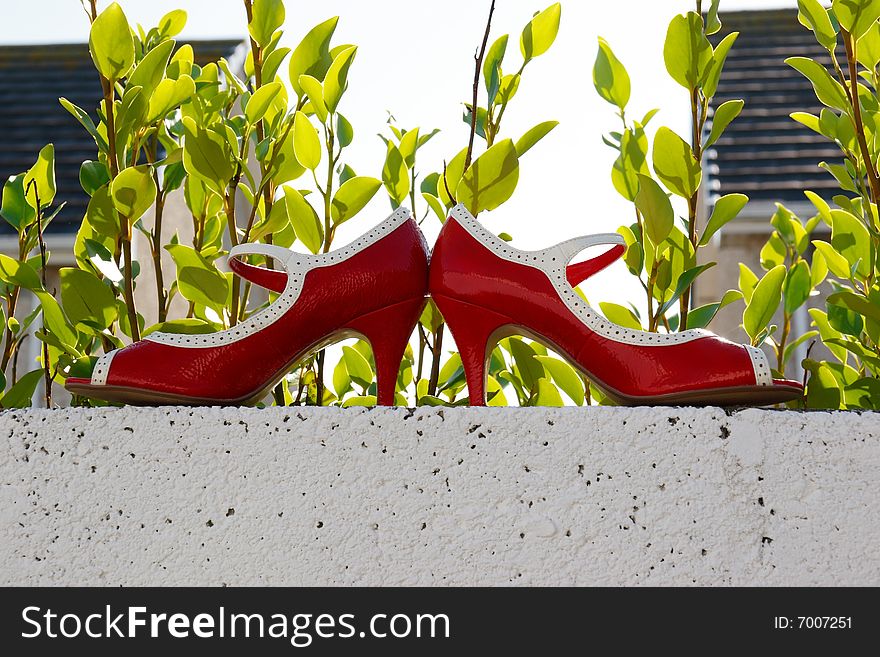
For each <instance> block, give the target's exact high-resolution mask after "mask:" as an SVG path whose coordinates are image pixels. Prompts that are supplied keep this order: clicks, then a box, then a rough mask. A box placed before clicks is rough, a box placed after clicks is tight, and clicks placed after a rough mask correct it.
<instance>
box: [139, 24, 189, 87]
mask: <svg viewBox="0 0 880 657" xmlns="http://www.w3.org/2000/svg"><path fill="white" fill-rule="evenodd" d="M184 20H186V18H184ZM173 50H174V41H163V42H162V43H160V44H159V45H158V46H156V47H155V48H153V49H152V50H151V51H150V52H148V53H147V54H146V55H144V58H143V59H142V60H141V61H140V63H139V64H138V65H137V66H135V68H134V70H133V71H132V72H131V75H129V76H128V80H127V81H126V87H141V88H142V89H143V91H144V93H145V94H146V95H147V97H149V96H150V95H151V94H152V93H153V92H154V91H155V90H156V87H158V86H159V83H160V82H161V81H162V78H164V77H165V69H166V68H167V66H168V60H169V59H170V58H171V52H172V51H173Z"/></svg>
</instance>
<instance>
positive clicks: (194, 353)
mask: <svg viewBox="0 0 880 657" xmlns="http://www.w3.org/2000/svg"><path fill="white" fill-rule="evenodd" d="M244 255H259V256H262V257H264V258H271V259H272V260H273V261H274V263H275V265H277V266H278V267H279V268H280V269H281V271H275V270H270V269H264V268H262V267H258V266H254V265H250V264H247V263H245V262H243V261H242V260H241V257H242V256H244ZM229 266H230V268H231V269H232V270H233V271H234V272H235V273H236V274H238V275H239V276H241V277H242V278H244V279H246V280H248V281H251V282H252V283H255V284H256V285H260V286H262V287H265V288H268V289H269V290H272V291H273V292H276V293H277V297H276V298H275V300H274V301H273V302H272V303H271V304H269V306H268V307H266V308H264V309H263V310H261V311H260V312H258V313H255V314H254V315H252V316H251V317H249V318H247V319H246V320H245V321H243V322H239V323H238V324H237V325H235V326H233V327H231V328H229V329H227V330H225V331H220V332H218V333H210V334H198V335H188V334H172V333H160V332H155V333H150V334H149V335H148V336H146V337H145V338H144V339H143V340H141V341H140V342H136V343H134V344H132V345H129V346H128V347H125V348H124V349H118V350H116V351H111V352H109V353H107V354H105V355H104V356H102V357H101V358H100V359H98V362H97V363H96V364H95V367H94V370H93V371H92V375H91V377H90V378H88V379H86V378H76V377H70V378H68V379H67V381H66V383H65V386H66V387H67V389H68V390H70V391H71V392H73V393H75V394H78V395H83V396H86V397H93V398H96V399H104V400H107V401H114V402H124V403H129V404H150V405H157V404H186V405H206V406H214V405H241V404H249V403H255V402H258V401H260V400H261V399H263V398H264V397H265V396H266V394H267V392H268V391H269V390H271V388H272V387H273V386H274V385H275V384H277V383H278V381H280V380H281V379H282V378H283V377H284V376H285V375H286V374H287V373H288V372H290V371H291V370H292V369H293V368H295V367H296V366H297V364H298V363H301V362H302V361H303V360H304V359H305V358H308V357H309V356H310V355H311V354H313V353H315V352H316V351H318V350H320V349H323V348H324V347H326V346H328V345H330V344H333V343H334V342H338V341H339V340H343V339H345V338H347V337H351V335H353V334H361V335H364V336H365V337H366V338H367V339H368V340H370V343H371V344H372V346H373V351H374V353H375V354H376V369H377V372H378V377H379V379H378V384H377V385H378V390H377V392H378V395H377V396H378V400H379V403H380V404H389V405H390V404H393V403H394V381H395V380H396V378H397V372H398V370H399V368H400V361H401V358H402V356H403V352H404V350H405V349H406V343H407V340H408V339H409V336H410V335H411V333H412V329H413V327H414V326H415V323H416V321H418V318H419V313H420V312H421V308H422V306H423V305H424V303H425V296H426V295H427V292H428V247H427V245H426V244H425V238H424V236H423V235H422V233H421V231H420V230H419V227H418V224H417V223H416V222H415V220H414V219H413V218H412V215H411V214H410V212H409V210H407V209H405V208H399V209H398V210H396V211H395V212H394V213H393V214H392V215H391V216H390V217H388V219H386V220H385V221H383V222H382V223H380V224H379V225H378V226H376V227H375V228H373V230H371V231H369V232H368V233H365V234H364V235H362V236H361V237H360V238H359V239H357V240H355V241H354V242H352V243H351V244H348V245H347V246H343V247H341V248H339V249H335V250H333V251H330V252H329V253H322V254H319V255H312V254H309V253H297V252H295V251H291V250H290V249H286V248H282V247H280V246H278V245H273V244H240V245H238V246H236V247H234V248H233V249H232V250H231V251H230V254H229ZM352 318H354V319H352Z"/></svg>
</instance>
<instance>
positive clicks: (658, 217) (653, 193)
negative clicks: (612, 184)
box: [635, 174, 675, 246]
mask: <svg viewBox="0 0 880 657" xmlns="http://www.w3.org/2000/svg"><path fill="white" fill-rule="evenodd" d="M635 204H636V207H637V208H638V209H639V212H641V213H642V216H643V217H644V218H645V224H644V226H645V233H646V234H647V236H648V239H650V240H651V243H652V244H653V245H654V246H659V245H660V244H661V243H662V242H663V240H665V239H666V238H667V237H668V236H669V232H670V231H671V230H672V225H673V223H674V221H675V213H674V212H673V210H672V203H671V202H670V200H669V197H668V196H667V195H666V192H664V191H663V189H662V188H661V187H660V185H658V184H657V183H656V182H654V179H653V178H651V177H650V176H645V175H642V174H639V192H638V194H636V199H635Z"/></svg>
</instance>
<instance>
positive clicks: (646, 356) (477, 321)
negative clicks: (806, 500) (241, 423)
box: [66, 205, 803, 406]
mask: <svg viewBox="0 0 880 657" xmlns="http://www.w3.org/2000/svg"><path fill="white" fill-rule="evenodd" d="M597 245H613V246H612V248H611V249H610V250H608V251H607V252H605V253H604V254H602V255H600V256H599V257H597V258H594V259H592V260H587V261H585V262H581V263H578V264H574V265H570V264H569V263H570V262H571V260H572V259H573V258H574V257H575V256H576V255H577V254H578V253H579V252H581V251H583V250H584V249H587V248H589V247H592V246H597ZM623 251H624V245H623V240H622V238H621V237H620V236H619V235H617V234H614V233H611V234H605V235H593V236H589V237H579V238H575V239H572V240H569V241H567V242H563V243H562V244H558V245H556V246H553V247H550V248H547V249H543V250H540V251H521V250H519V249H515V248H513V247H512V246H510V245H509V244H507V243H506V242H504V241H503V240H501V239H500V238H498V237H496V236H495V235H494V234H492V233H490V232H489V231H488V230H486V229H485V228H484V227H483V226H482V225H481V224H480V223H479V222H478V221H477V220H476V219H475V218H474V217H473V216H471V214H470V213H469V212H468V211H467V209H465V207H464V206H463V205H459V206H457V207H455V208H454V209H453V210H452V212H451V213H450V216H449V220H448V221H447V222H446V224H445V225H444V226H443V229H442V231H441V232H440V236H439V237H438V238H437V243H436V245H435V246H434V250H433V254H431V253H430V251H429V249H428V246H427V244H426V243H425V238H424V236H423V235H422V233H421V231H420V230H419V227H418V225H417V224H416V222H415V221H414V220H413V218H412V216H411V215H410V213H409V211H408V210H406V209H404V208H401V209H399V210H397V211H396V212H394V213H393V214H392V215H391V216H390V217H389V218H388V219H386V220H385V221H384V222H382V223H381V224H379V225H378V226H377V227H376V228H374V229H373V230H371V231H370V232H368V233H366V234H365V235H363V236H362V237H361V238H360V239H358V240H356V241H355V242H353V243H351V244H349V245H348V246H345V247H342V248H340V249H337V250H335V251H331V252H329V253H326V254H322V255H307V254H301V253H297V252H294V251H290V250H288V249H284V248H281V247H277V246H272V245H267V244H243V245H240V246H237V247H235V248H233V249H232V251H231V253H230V267H231V268H232V270H233V271H234V272H235V273H237V274H238V275H239V276H241V277H242V278H244V279H246V280H248V281H251V282H252V283H254V284H256V285H260V286H262V287H265V288H268V289H269V290H272V291H274V292H277V293H278V295H279V296H278V297H277V298H276V300H275V301H274V302H273V303H272V304H271V305H270V306H269V307H267V308H266V309H264V310H262V311H261V312H259V313H257V314H255V315H253V316H252V317H250V318H249V319H247V320H245V321H244V322H242V323H240V324H238V325H236V326H234V327H232V328H230V329H227V330H225V331H220V332H219V333H213V334H209V335H180V334H170V333H152V334H150V335H149V336H147V337H146V338H145V339H143V340H141V341H140V342H137V343H135V344H132V345H130V346H128V347H125V348H124V349H119V350H116V351H111V352H110V353H108V354H106V355H104V356H102V357H101V358H100V359H99V360H98V362H97V364H96V365H95V368H94V371H93V373H92V376H91V378H90V379H82V378H73V377H71V378H68V379H67V382H66V387H67V389H68V390H69V391H70V392H72V393H74V394H77V395H84V396H86V397H93V398H97V399H104V400H107V401H113V402H126V403H134V404H187V405H194V404H197V405H235V404H246V403H251V402H256V401H259V400H260V399H262V398H263V397H264V396H265V395H266V393H267V392H268V391H269V390H270V389H271V388H272V387H273V386H274V385H275V384H277V383H278V381H279V380H280V379H281V378H282V377H283V376H284V375H285V374H286V373H288V372H289V371H290V370H291V369H292V368H293V367H294V366H295V365H296V364H297V363H298V362H300V361H301V360H303V359H304V358H306V357H307V356H309V355H310V354H312V353H314V352H315V351H317V350H319V349H321V348H323V347H325V346H327V345H329V344H331V343H333V342H335V341H338V340H340V339H343V338H346V337H352V336H361V337H364V338H366V339H367V340H368V341H369V342H370V344H371V346H372V349H373V354H374V357H375V362H376V374H377V393H378V394H377V397H378V403H379V404H380V405H383V406H388V405H392V404H393V403H394V393H395V384H396V382H397V375H398V371H399V368H400V363H401V360H402V357H403V352H404V350H405V349H406V345H407V343H408V341H409V338H410V336H411V335H412V331H413V328H414V327H415V324H416V322H418V320H419V317H420V315H421V312H422V309H423V308H424V306H425V303H426V302H427V297H428V296H429V295H430V296H431V297H432V298H433V299H434V301H435V302H436V304H437V306H438V307H439V308H440V311H441V312H442V313H443V316H444V318H445V319H446V322H447V323H448V324H449V328H450V330H451V331H452V334H453V338H454V339H455V342H456V344H457V345H458V349H459V351H460V353H461V358H462V362H463V364H464V369H465V374H466V377H467V385H468V393H469V396H470V403H471V404H472V405H475V406H477V405H484V404H485V403H486V393H485V382H486V362H487V359H488V356H489V355H490V354H491V352H492V350H493V348H494V347H495V345H496V343H497V342H498V340H500V339H501V338H503V337H505V336H508V335H512V334H523V335H526V336H528V337H531V338H533V339H535V340H538V341H539V342H542V343H544V344H546V345H547V346H548V347H550V348H551V349H552V350H553V351H556V352H558V353H559V354H562V355H564V356H565V357H566V358H568V359H569V360H570V361H571V362H572V363H573V364H574V365H575V366H577V367H578V368H579V369H580V370H581V371H582V372H584V374H586V375H587V376H588V377H589V378H590V379H591V380H592V381H594V382H595V383H596V385H598V386H599V387H600V388H602V389H603V390H604V391H605V392H606V393H607V394H608V395H609V396H610V397H611V398H612V399H614V400H616V401H618V402H620V403H623V404H648V405H651V404H720V405H731V404H742V405H747V404H755V405H761V404H774V403H779V402H784V401H788V400H792V399H796V398H798V397H800V396H801V395H802V394H803V389H802V386H801V385H800V384H799V383H797V382H795V381H787V380H774V379H773V375H772V374H771V371H770V366H769V365H768V362H767V358H766V357H765V355H764V353H763V352H762V351H761V350H760V349H757V348H755V347H749V346H743V345H739V344H734V343H732V342H728V341H727V340H724V339H722V338H719V337H717V336H715V335H713V334H712V333H709V332H708V331H703V330H691V331H683V332H681V333H672V334H658V333H647V332H643V331H634V330H631V329H627V328H624V327H621V326H617V325H615V324H613V323H611V322H609V321H608V320H606V319H605V318H604V317H602V316H601V315H599V314H598V313H596V311H594V310H593V309H592V308H590V306H589V305H587V304H586V303H585V302H584V301H583V300H582V299H581V298H580V297H579V296H578V294H577V293H576V292H575V291H574V286H576V285H577V284H579V283H580V282H582V281H584V280H585V279H586V278H588V277H589V276H591V275H592V274H594V273H596V272H597V271H600V270H601V269H604V268H605V267H607V266H608V265H609V264H611V263H612V262H614V261H615V260H616V259H617V258H619V257H620V255H621V254H622V253H623ZM245 254H257V255H262V256H267V257H270V258H272V259H273V260H274V261H275V262H276V263H278V264H279V266H280V267H281V268H282V269H283V271H274V270H269V269H264V268H261V267H255V266H252V265H248V264H245V263H243V262H242V261H241V260H240V259H239V257H240V256H242V255H245Z"/></svg>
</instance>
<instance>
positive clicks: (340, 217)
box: [330, 176, 382, 226]
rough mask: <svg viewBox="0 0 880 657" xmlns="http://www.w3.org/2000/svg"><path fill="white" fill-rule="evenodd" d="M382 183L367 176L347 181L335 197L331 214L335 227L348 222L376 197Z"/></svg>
mask: <svg viewBox="0 0 880 657" xmlns="http://www.w3.org/2000/svg"><path fill="white" fill-rule="evenodd" d="M381 186H382V181H380V180H376V179H375V178H370V177H367V176H355V177H354V178H349V179H348V180H346V181H345V182H344V183H343V184H342V185H341V186H340V187H339V189H338V190H336V194H334V195H333V204H332V206H331V207H330V214H331V217H332V219H333V223H334V225H337V226H338V225H339V224H341V223H343V222H346V221H348V220H349V219H351V218H352V217H353V216H355V215H356V214H357V213H358V212H360V211H361V210H362V209H363V208H364V206H365V205H366V204H367V203H369V202H370V199H372V198H373V196H375V195H376V192H378V191H379V188H380V187H381Z"/></svg>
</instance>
